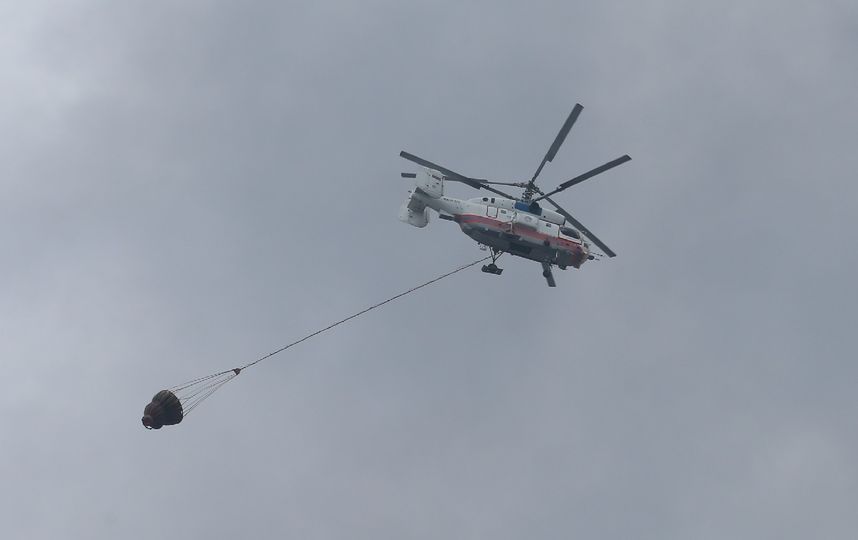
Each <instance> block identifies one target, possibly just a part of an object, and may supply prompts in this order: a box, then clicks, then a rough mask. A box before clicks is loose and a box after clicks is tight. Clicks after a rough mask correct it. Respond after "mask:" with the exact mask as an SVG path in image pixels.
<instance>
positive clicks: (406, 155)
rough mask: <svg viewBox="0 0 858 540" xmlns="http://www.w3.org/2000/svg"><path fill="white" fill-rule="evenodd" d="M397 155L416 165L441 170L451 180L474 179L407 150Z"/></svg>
mask: <svg viewBox="0 0 858 540" xmlns="http://www.w3.org/2000/svg"><path fill="white" fill-rule="evenodd" d="M399 155H400V157H403V158H405V159H407V160H408V161H413V162H414V163H416V164H418V165H423V166H424V167H429V168H430V169H434V170H436V171H438V172H442V173H444V176H448V177H450V179H451V180H459V181H462V180H472V181H475V180H473V179H472V178H468V177H467V176H465V175H463V174H459V173H457V172H456V171H451V170H450V169H448V168H446V167H442V166H440V165H438V164H437V163H432V162H431V161H429V160H428V159H423V158H422V157H418V156H415V155H414V154H409V153H408V152H405V151H402V152H400V153H399ZM465 183H466V184H467V183H469V182H465Z"/></svg>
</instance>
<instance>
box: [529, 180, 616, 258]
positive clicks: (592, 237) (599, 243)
mask: <svg viewBox="0 0 858 540" xmlns="http://www.w3.org/2000/svg"><path fill="white" fill-rule="evenodd" d="M540 198H542V199H545V200H546V201H548V202H549V203H551V204H552V205H553V206H554V208H556V209H557V211H558V212H559V213H561V214H563V216H564V217H565V218H566V219H567V220H568V221H569V223H571V224H572V225H573V226H574V227H575V228H576V229H578V230H579V231H581V234H583V235H584V236H586V237H587V238H589V239H590V240H591V241H592V242H593V243H594V244H596V245H597V246H599V249H601V250H602V251H604V252H605V255H607V256H608V257H616V256H617V254H616V253H614V252H613V251H612V250H611V248H609V247H608V246H606V245H605V243H604V242H602V241H601V240H599V238H598V237H597V236H596V235H595V234H593V233H592V232H590V230H589V229H588V228H587V227H585V226H584V225H583V224H582V223H581V222H580V221H578V220H577V219H575V218H574V217H572V214H570V213H569V212H567V211H566V210H564V209H563V207H561V206H560V205H559V204H557V203H556V202H554V201H552V200H551V199H549V198H548V195H543V196H542V197H540Z"/></svg>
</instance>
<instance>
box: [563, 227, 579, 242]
mask: <svg viewBox="0 0 858 540" xmlns="http://www.w3.org/2000/svg"><path fill="white" fill-rule="evenodd" d="M560 233H561V234H563V235H564V236H570V237H572V238H577V239H578V240H580V239H581V235H580V234H579V233H578V231H576V230H575V229H570V228H569V227H560Z"/></svg>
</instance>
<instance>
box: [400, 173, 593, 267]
mask: <svg viewBox="0 0 858 540" xmlns="http://www.w3.org/2000/svg"><path fill="white" fill-rule="evenodd" d="M432 172H434V171H427V173H429V174H426V173H424V175H425V176H424V175H419V176H418V180H417V183H416V186H415V188H414V189H413V190H412V191H411V194H410V197H409V199H408V201H406V203H405V204H404V205H403V207H402V210H401V212H400V219H401V220H402V221H404V222H406V223H410V224H411V225H414V226H415V227H425V226H426V224H427V223H428V222H429V213H428V209H429V208H431V209H432V210H435V211H436V212H438V214H439V216H440V217H441V219H445V220H448V221H454V222H456V223H458V224H459V226H460V227H461V228H462V232H464V233H465V234H467V235H468V236H470V237H471V238H473V239H474V240H476V241H477V242H479V243H480V244H483V245H486V246H489V247H492V248H494V249H496V250H499V251H503V252H506V253H510V254H511V255H517V256H519V257H524V258H526V259H531V260H534V261H538V262H545V263H549V264H556V265H557V266H558V267H560V268H561V269H565V268H566V267H567V266H573V267H575V268H578V267H580V266H581V264H583V263H584V261H586V260H587V257H588V256H589V249H588V246H587V244H585V243H584V242H582V240H581V238H580V234H579V233H578V231H576V230H574V229H571V228H568V227H565V226H564V225H565V218H564V217H563V216H562V215H560V214H558V213H556V212H552V211H550V210H546V209H539V210H537V212H538V214H537V213H535V212H532V211H530V209H529V207H528V205H527V204H526V203H522V202H520V201H515V200H512V199H507V198H504V197H479V198H474V199H468V200H464V199H456V198H453V197H447V196H445V195H444V194H443V192H444V190H443V184H444V182H443V180H442V179H441V178H440V176H439V175H437V174H435V175H433V174H432Z"/></svg>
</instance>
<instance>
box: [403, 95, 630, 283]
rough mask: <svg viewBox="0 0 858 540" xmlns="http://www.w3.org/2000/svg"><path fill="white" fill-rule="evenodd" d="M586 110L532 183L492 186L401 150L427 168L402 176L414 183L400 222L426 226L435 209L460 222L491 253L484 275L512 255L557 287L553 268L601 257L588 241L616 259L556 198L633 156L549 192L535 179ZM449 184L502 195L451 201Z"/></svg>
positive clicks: (497, 271)
mask: <svg viewBox="0 0 858 540" xmlns="http://www.w3.org/2000/svg"><path fill="white" fill-rule="evenodd" d="M583 109H584V107H582V106H581V104H580V103H577V104H575V107H573V108H572V112H571V113H569V116H568V117H567V118H566V121H565V122H564V123H563V126H562V127H561V128H560V132H559V133H557V137H555V138H554V142H553V143H552V144H551V147H549V149H548V152H547V153H546V154H545V157H544V158H542V163H540V164H539V167H538V168H537V169H536V172H535V173H534V174H533V177H532V178H531V179H530V181H529V182H493V181H490V180H485V179H481V178H471V177H468V176H464V175H462V174H459V173H457V172H455V171H452V170H450V169H448V168H446V167H442V166H441V165H438V164H436V163H433V162H431V161H429V160H427V159H423V158H421V157H418V156H415V155H414V154H409V153H408V152H405V151H402V152H400V153H399V155H400V157H402V158H405V159H407V160H408V161H411V162H413V163H416V164H417V165H421V166H422V167H424V169H423V170H422V171H420V172H419V173H408V172H403V173H402V177H403V178H411V179H414V186H413V187H412V188H411V190H410V191H409V194H408V199H406V201H405V202H404V203H403V204H402V207H401V208H400V210H399V219H400V221H403V222H405V223H408V224H409V225H412V226H414V227H421V228H422V227H425V226H426V225H428V223H429V215H430V214H429V210H430V209H432V210H434V211H436V212H437V213H438V217H439V218H440V219H443V220H447V221H453V222H455V223H458V224H459V227H461V229H462V232H464V233H465V234H466V235H468V236H469V237H471V238H472V239H474V240H476V241H477V243H478V244H479V246H480V249H483V250H487V249H488V250H490V253H491V259H492V262H491V263H490V264H487V265H484V266H483V267H482V271H483V272H486V273H488V274H494V275H498V276H499V275H501V273H502V272H503V269H502V268H498V266H497V264H496V263H497V260H498V258H499V257H500V256H501V255H502V254H504V253H509V254H510V255H513V256H517V257H522V258H525V259H530V260H532V261H536V262H538V263H540V264H541V265H542V275H543V277H544V278H545V280H546V282H547V283H548V286H549V287H556V286H557V283H556V282H555V280H554V274H553V273H552V268H553V267H554V266H556V267H557V268H559V269H561V270H566V269H567V268H568V267H570V266H571V267H573V268H576V269H577V268H580V267H581V265H582V264H584V262H586V261H587V260H593V259H595V258H597V257H600V255H599V254H597V253H593V252H592V251H591V248H590V244H589V242H592V243H593V244H595V245H596V246H597V247H598V248H599V249H600V250H601V251H602V252H603V253H604V254H605V255H607V256H608V257H615V256H616V253H614V252H613V251H611V249H610V248H609V247H608V246H607V245H605V243H604V242H602V241H601V240H599V238H598V237H597V236H596V235H595V234H593V233H592V232H591V231H590V230H589V229H588V228H587V227H585V226H584V225H582V224H581V222H579V221H578V220H576V219H575V218H574V217H572V215H571V214H570V213H569V212H567V211H566V210H564V209H563V208H562V207H561V206H560V205H558V204H557V203H556V202H554V201H553V200H552V199H551V197H552V196H553V195H555V194H557V193H560V192H561V191H563V190H566V189H568V188H570V187H572V186H574V185H576V184H580V183H581V182H583V181H585V180H588V179H590V178H592V177H594V176H596V175H598V174H601V173H603V172H605V171H608V170H610V169H613V168H614V167H616V166H618V165H622V164H623V163H625V162H626V161H629V160H631V159H632V158H630V157H629V156H628V155H623V156H621V157H619V158H617V159H615V160H613V161H609V162H607V163H605V164H604V165H601V166H599V167H596V168H595V169H592V170H590V171H587V172H585V173H584V174H581V175H578V176H576V177H575V178H573V179H571V180H567V181H566V182H563V183H562V184H560V185H559V186H557V187H556V188H555V189H553V190H552V191H549V192H547V193H546V192H543V191H542V190H541V189H540V188H539V186H537V185H536V178H537V177H538V176H539V174H540V173H541V172H542V169H543V167H545V164H546V163H550V162H551V161H552V160H553V159H554V156H555V155H556V154H557V151H558V150H559V149H560V146H561V145H562V144H563V141H564V140H565V139H566V136H567V135H568V134H569V131H570V130H571V129H572V126H573V125H574V124H575V121H576V120H577V119H578V116H579V115H580V114H581V111H582V110H583ZM448 181H449V182H459V183H462V184H465V185H467V186H470V187H472V188H474V189H477V190H480V189H484V190H486V191H488V192H491V193H492V194H494V195H497V196H493V197H478V198H473V199H468V200H463V199H455V198H452V197H448V196H446V195H445V194H444V183H445V182H448ZM495 185H499V186H510V187H516V188H521V189H522V190H524V191H523V192H522V194H521V195H520V196H518V197H515V196H513V195H510V194H507V193H505V192H503V191H501V190H499V189H497V188H494V187H492V186H495ZM541 201H545V202H546V203H548V204H550V205H551V206H553V207H554V210H550V209H547V208H543V207H542V205H540V204H539V203H540V202H541ZM588 240H589V242H588Z"/></svg>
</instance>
